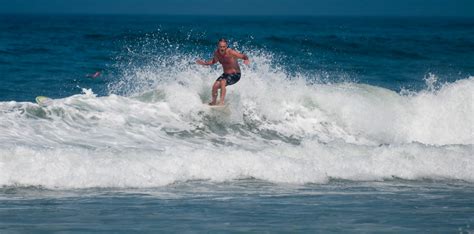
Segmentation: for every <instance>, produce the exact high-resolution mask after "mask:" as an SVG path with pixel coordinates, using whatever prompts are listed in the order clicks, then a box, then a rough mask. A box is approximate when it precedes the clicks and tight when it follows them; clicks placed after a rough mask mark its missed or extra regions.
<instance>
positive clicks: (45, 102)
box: [35, 96, 53, 106]
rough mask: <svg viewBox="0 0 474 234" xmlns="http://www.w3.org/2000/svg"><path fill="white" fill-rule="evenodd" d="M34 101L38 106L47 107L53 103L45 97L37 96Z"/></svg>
mask: <svg viewBox="0 0 474 234" xmlns="http://www.w3.org/2000/svg"><path fill="white" fill-rule="evenodd" d="M35 100H36V103H38V105H40V106H47V105H49V104H51V103H52V102H53V99H51V98H49V97H46V96H38V97H36V98H35Z"/></svg>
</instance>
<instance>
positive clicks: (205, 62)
mask: <svg viewBox="0 0 474 234" xmlns="http://www.w3.org/2000/svg"><path fill="white" fill-rule="evenodd" d="M196 63H197V64H199V65H205V66H210V65H212V64H215V63H217V58H216V56H215V55H214V57H213V58H212V60H209V61H204V60H197V61H196Z"/></svg>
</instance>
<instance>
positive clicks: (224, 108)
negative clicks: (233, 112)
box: [204, 103, 230, 113]
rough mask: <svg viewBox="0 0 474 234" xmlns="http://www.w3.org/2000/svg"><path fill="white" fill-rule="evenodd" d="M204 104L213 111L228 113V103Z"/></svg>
mask: <svg viewBox="0 0 474 234" xmlns="http://www.w3.org/2000/svg"><path fill="white" fill-rule="evenodd" d="M204 105H206V106H207V107H208V108H209V109H210V110H211V111H213V112H220V113H230V108H229V104H224V105H222V106H221V105H214V106H210V105H209V104H207V103H205V104H204Z"/></svg>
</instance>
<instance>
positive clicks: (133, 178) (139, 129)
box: [0, 52, 474, 188]
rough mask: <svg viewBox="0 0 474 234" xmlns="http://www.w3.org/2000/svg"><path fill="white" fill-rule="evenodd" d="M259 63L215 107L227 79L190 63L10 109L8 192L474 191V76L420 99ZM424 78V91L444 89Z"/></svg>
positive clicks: (3, 106) (4, 145) (6, 114)
mask: <svg viewBox="0 0 474 234" xmlns="http://www.w3.org/2000/svg"><path fill="white" fill-rule="evenodd" d="M250 55H251V58H252V62H253V64H252V65H251V66H250V67H243V68H242V69H243V70H242V73H243V77H242V79H241V81H239V82H238V83H237V84H236V85H234V86H229V88H228V96H227V102H228V103H229V107H228V108H227V109H226V110H222V111H220V110H215V109H211V108H209V107H208V106H206V105H205V104H203V103H206V102H208V101H209V97H210V87H211V83H212V82H213V80H214V79H215V78H217V77H218V76H219V74H220V71H219V70H218V69H213V68H211V69H209V68H206V67H200V66H197V65H195V64H194V63H193V62H194V59H195V57H194V55H180V56H177V57H176V58H173V59H172V62H171V64H169V63H166V62H164V61H165V60H163V59H158V60H156V61H152V62H150V63H149V64H147V65H143V64H142V65H140V66H128V67H126V68H124V69H123V70H122V71H123V72H122V74H121V76H120V79H118V80H116V81H115V82H113V83H111V84H109V90H110V93H109V95H106V96H97V95H95V94H94V93H93V91H92V90H87V89H84V90H83V93H82V94H78V95H73V96H70V97H66V98H62V99H55V100H54V101H53V102H52V103H51V104H50V105H48V106H39V105H37V104H34V103H30V102H15V101H10V102H0V185H1V186H43V187H47V188H89V187H154V186H163V185H168V184H172V183H175V182H180V181H189V180H211V181H229V180H235V179H244V178H255V179H261V180H265V181H270V182H275V183H296V184H303V183H326V182H328V181H329V180H330V179H344V180H354V181H358V180H384V179H392V178H402V179H408V180H419V179H435V180H437V179H454V180H464V181H468V182H474V158H473V153H474V151H473V144H474V134H473V126H474V119H473V118H472V117H473V116H474V113H473V109H474V100H473V95H472V94H473V93H474V77H467V78H466V79H462V80H458V81H456V82H452V83H446V84H443V85H440V87H439V88H433V87H432V86H428V88H427V89H425V90H421V91H417V92H394V91H392V90H389V89H385V88H381V87H377V86H371V85H366V84H358V83H354V82H349V81H347V82H340V83H323V82H308V81H309V80H312V81H314V80H318V79H320V78H321V77H314V76H317V75H313V77H311V75H307V74H303V73H295V72H290V71H287V70H285V69H284V68H279V67H275V66H272V63H273V62H272V59H273V58H272V56H271V55H268V54H265V53H259V52H256V53H254V54H250ZM435 78H436V77H435V76H432V77H428V79H427V82H428V84H431V83H429V82H430V81H432V80H433V79H435Z"/></svg>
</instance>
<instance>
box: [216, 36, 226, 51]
mask: <svg viewBox="0 0 474 234" xmlns="http://www.w3.org/2000/svg"><path fill="white" fill-rule="evenodd" d="M217 48H218V49H219V52H220V53H221V54H223V53H225V50H226V49H227V40H226V39H224V38H221V39H219V41H218V42H217Z"/></svg>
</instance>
